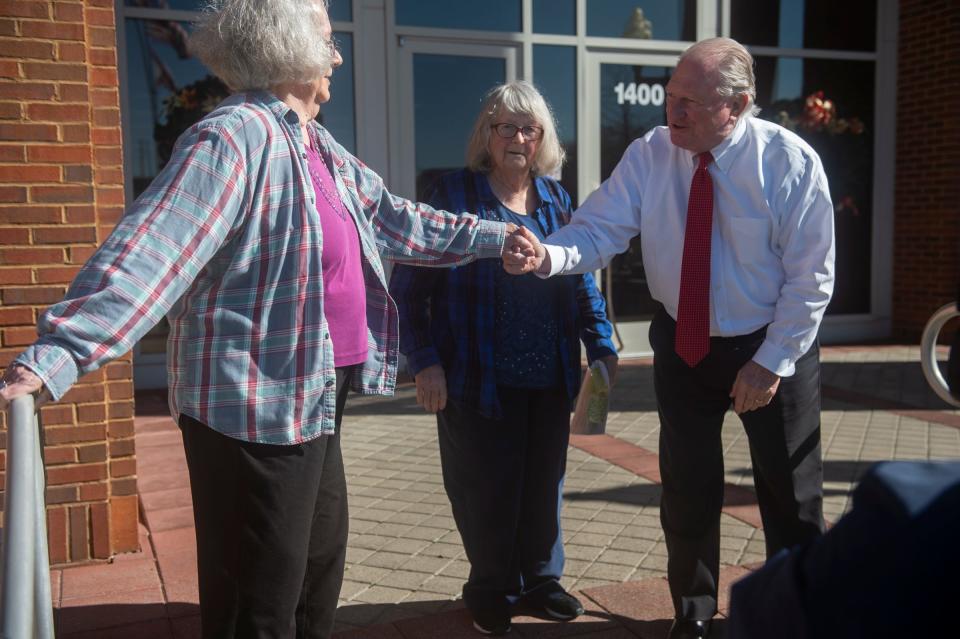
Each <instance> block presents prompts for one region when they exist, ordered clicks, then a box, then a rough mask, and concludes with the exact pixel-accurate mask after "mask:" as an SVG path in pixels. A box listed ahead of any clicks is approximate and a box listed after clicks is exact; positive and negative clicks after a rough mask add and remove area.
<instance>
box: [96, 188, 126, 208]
mask: <svg viewBox="0 0 960 639" xmlns="http://www.w3.org/2000/svg"><path fill="white" fill-rule="evenodd" d="M96 193H97V204H98V205H106V206H110V205H114V206H121V207H122V206H123V188H121V187H109V188H98V189H97V190H96Z"/></svg>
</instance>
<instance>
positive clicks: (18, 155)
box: [0, 104, 27, 162]
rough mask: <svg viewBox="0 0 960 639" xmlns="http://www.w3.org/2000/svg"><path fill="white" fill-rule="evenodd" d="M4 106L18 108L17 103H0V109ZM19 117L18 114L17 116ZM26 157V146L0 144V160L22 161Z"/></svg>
mask: <svg viewBox="0 0 960 639" xmlns="http://www.w3.org/2000/svg"><path fill="white" fill-rule="evenodd" d="M6 106H14V107H17V109H19V108H20V105H18V104H12V105H6V104H0V111H2V110H3V108H4V107H6ZM17 117H18V118H19V116H17ZM26 159H27V147H25V146H24V145H22V144H0V162H23V161H25V160H26Z"/></svg>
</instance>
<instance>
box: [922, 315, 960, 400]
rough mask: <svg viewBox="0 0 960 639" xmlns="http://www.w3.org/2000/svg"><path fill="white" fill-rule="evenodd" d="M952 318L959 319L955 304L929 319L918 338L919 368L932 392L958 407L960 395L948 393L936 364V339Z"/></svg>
mask: <svg viewBox="0 0 960 639" xmlns="http://www.w3.org/2000/svg"><path fill="white" fill-rule="evenodd" d="M954 317H960V309H958V308H957V303H956V302H950V303H949V304H944V305H943V306H941V307H940V308H939V309H937V312H935V313H934V314H933V315H932V316H931V317H930V320H929V321H928V322H927V325H926V327H924V329H923V335H922V337H921V338H920V367H921V368H922V369H923V376H924V377H926V378H927V383H928V384H930V388H932V389H933V392H935V393H936V394H937V396H938V397H940V399H942V400H943V401H945V402H947V403H948V404H950V405H951V406H957V407H960V395H955V394H954V393H951V392H950V386H949V385H948V384H947V380H946V379H944V377H943V373H942V372H941V371H940V365H939V364H938V363H937V338H939V337H940V331H941V330H942V329H943V327H944V325H946V323H947V322H949V321H950V320H952V319H953V318H954Z"/></svg>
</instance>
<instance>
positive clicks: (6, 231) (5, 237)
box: [0, 227, 30, 246]
mask: <svg viewBox="0 0 960 639" xmlns="http://www.w3.org/2000/svg"><path fill="white" fill-rule="evenodd" d="M29 243H30V229H24V228H16V227H14V228H10V227H8V228H3V229H0V245H3V244H6V245H8V246H9V245H12V244H29Z"/></svg>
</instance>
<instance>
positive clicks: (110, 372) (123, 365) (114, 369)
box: [106, 361, 133, 380]
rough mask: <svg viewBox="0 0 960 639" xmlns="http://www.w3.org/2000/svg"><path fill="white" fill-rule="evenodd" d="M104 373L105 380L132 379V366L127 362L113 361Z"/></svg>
mask: <svg viewBox="0 0 960 639" xmlns="http://www.w3.org/2000/svg"><path fill="white" fill-rule="evenodd" d="M106 371H107V379H126V380H130V379H133V366H132V365H131V364H130V363H129V362H120V361H114V362H113V363H112V364H110V365H109V366H107V367H106Z"/></svg>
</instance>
